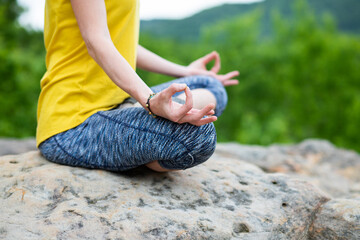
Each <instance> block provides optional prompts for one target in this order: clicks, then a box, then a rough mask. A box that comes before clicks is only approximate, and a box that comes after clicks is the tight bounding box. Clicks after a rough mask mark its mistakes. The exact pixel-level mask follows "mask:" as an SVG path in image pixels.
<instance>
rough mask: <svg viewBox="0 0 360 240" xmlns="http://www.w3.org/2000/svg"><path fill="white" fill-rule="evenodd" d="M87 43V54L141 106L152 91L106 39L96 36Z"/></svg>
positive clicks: (109, 40) (108, 39)
mask: <svg viewBox="0 0 360 240" xmlns="http://www.w3.org/2000/svg"><path fill="white" fill-rule="evenodd" d="M86 42H87V44H86V45H87V48H88V52H89V54H90V55H91V57H92V58H93V59H94V60H95V61H96V62H97V63H98V64H99V65H100V66H101V68H102V69H103V70H104V71H105V72H106V74H107V75H108V76H109V77H110V78H111V80H112V81H113V82H114V83H115V84H116V85H117V86H118V87H120V88H121V89H123V90H124V91H125V92H127V93H128V94H130V95H131V96H132V97H133V98H135V99H136V100H137V101H138V102H139V103H140V104H141V105H142V106H145V103H146V99H147V98H148V97H149V95H150V93H152V90H151V89H150V88H149V87H148V86H147V85H146V84H145V83H144V82H143V80H142V79H141V78H140V77H139V76H138V75H137V74H136V72H135V71H134V70H133V68H132V67H131V66H130V65H129V63H128V62H127V61H126V60H125V58H124V57H123V56H122V55H121V54H120V53H119V52H118V51H117V49H116V47H115V46H114V44H113V42H112V41H111V39H110V38H108V37H103V36H98V37H93V38H92V39H89V40H88V41H86Z"/></svg>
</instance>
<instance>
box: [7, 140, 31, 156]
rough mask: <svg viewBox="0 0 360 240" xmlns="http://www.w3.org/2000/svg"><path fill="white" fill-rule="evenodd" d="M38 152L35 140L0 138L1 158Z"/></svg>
mask: <svg viewBox="0 0 360 240" xmlns="http://www.w3.org/2000/svg"><path fill="white" fill-rule="evenodd" d="M33 150H36V140H35V138H26V139H16V138H0V156H3V155H9V154H19V153H25V152H29V151H33Z"/></svg>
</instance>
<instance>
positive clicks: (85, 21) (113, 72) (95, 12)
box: [71, 0, 216, 126]
mask: <svg viewBox="0 0 360 240" xmlns="http://www.w3.org/2000/svg"><path fill="white" fill-rule="evenodd" d="M71 4H72V8H73V11H74V14H75V17H76V19H77V22H78V25H79V29H80V32H81V35H82V37H83V39H84V41H85V44H86V47H87V49H88V52H89V54H90V56H91V57H92V58H93V59H94V60H95V61H96V62H97V63H98V64H99V65H100V66H101V67H102V69H103V70H104V71H105V72H106V74H107V75H108V76H109V77H110V78H111V80H112V81H113V82H114V83H115V84H116V85H117V86H119V87H120V88H121V89H123V90H124V91H125V92H127V93H129V94H130V95H131V96H132V97H134V98H135V99H136V100H137V101H138V102H139V103H140V104H141V105H142V106H143V107H144V108H146V106H145V104H146V100H147V98H148V97H149V95H150V94H151V93H152V91H151V89H150V88H149V87H148V86H147V85H146V84H145V83H144V82H143V81H142V79H141V78H140V77H139V76H138V75H137V74H136V72H135V71H134V70H133V69H132V68H131V66H130V65H129V64H128V62H127V61H126V60H125V59H124V58H123V56H122V55H121V54H120V53H119V52H118V51H117V49H116V47H115V46H114V44H113V42H112V40H111V37H110V33H109V29H108V26H107V17H106V7H105V2H104V0H71ZM180 91H185V93H186V95H187V99H186V103H185V104H184V105H180V104H177V103H174V102H172V101H171V96H172V95H173V94H174V93H176V92H180ZM151 106H152V110H153V111H154V113H155V114H156V115H159V116H162V117H164V118H167V119H169V120H171V121H174V122H178V123H184V122H188V123H191V124H194V125H198V126H200V125H203V124H206V123H209V122H213V121H215V120H216V117H215V116H211V117H208V118H203V117H204V116H205V115H210V114H213V110H212V109H213V108H214V105H213V104H209V105H208V106H206V107H204V108H203V109H201V110H196V109H193V108H192V107H193V105H192V96H191V92H190V90H189V89H188V87H187V86H186V85H184V84H173V85H171V86H170V87H169V88H167V89H165V90H164V91H162V92H160V93H158V94H157V96H156V97H154V98H152V99H151ZM153 106H154V107H153Z"/></svg>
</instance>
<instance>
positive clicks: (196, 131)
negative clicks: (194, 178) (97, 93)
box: [39, 107, 216, 171]
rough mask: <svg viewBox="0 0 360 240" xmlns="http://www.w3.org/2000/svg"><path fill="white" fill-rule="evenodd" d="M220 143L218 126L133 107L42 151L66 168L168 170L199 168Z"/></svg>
mask: <svg viewBox="0 0 360 240" xmlns="http://www.w3.org/2000/svg"><path fill="white" fill-rule="evenodd" d="M215 144H216V132H215V128H214V125H213V124H206V125H203V126H200V127H197V126H193V125H190V124H177V123H174V122H171V121H169V120H166V119H163V118H153V117H152V116H149V114H148V112H147V111H146V110H145V109H143V108H139V107H132V108H125V109H122V110H119V109H115V110H110V111H101V112H98V113H95V114H94V115H92V116H91V117H89V118H88V119H87V120H86V121H85V122H84V123H82V124H81V125H79V126H78V127H76V128H73V129H70V130H68V131H66V132H63V133H60V134H57V135H55V136H53V137H51V138H49V139H48V140H46V141H45V142H44V143H42V144H41V145H40V147H39V149H40V151H41V152H42V153H43V155H44V156H45V157H46V158H47V159H48V160H50V161H53V162H57V163H60V164H65V165H71V166H79V167H87V168H100V169H106V170H112V171H123V170H127V169H131V168H135V167H138V166H140V165H143V164H146V163H149V162H152V161H155V160H158V161H159V164H160V165H161V166H162V167H163V168H166V169H186V168H189V167H193V166H195V165H198V164H200V163H202V162H204V161H206V160H207V159H208V158H209V157H210V156H211V155H212V153H213V152H214V150H215Z"/></svg>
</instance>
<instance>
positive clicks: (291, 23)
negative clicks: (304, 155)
mask: <svg viewBox="0 0 360 240" xmlns="http://www.w3.org/2000/svg"><path fill="white" fill-rule="evenodd" d="M263 14H264V12H263V11H255V12H253V13H251V14H248V15H246V16H240V17H236V18H234V19H232V20H231V21H228V20H226V21H220V22H218V23H217V24H215V25H211V26H208V27H207V28H205V29H203V30H202V33H201V40H200V43H199V44H198V45H194V44H193V45H191V46H186V47H184V46H183V45H182V44H180V43H174V41H173V42H171V41H165V42H164V43H163V42H162V43H161V44H157V46H156V51H157V52H161V54H162V55H163V56H166V57H170V58H171V57H173V58H174V56H176V58H177V60H178V62H180V63H186V62H187V63H189V62H190V60H193V59H195V58H198V57H199V56H201V55H202V54H203V53H206V52H208V51H210V50H213V49H216V50H217V51H218V52H219V53H220V55H221V56H222V66H223V68H222V72H224V73H225V72H228V71H232V70H235V69H238V70H240V72H241V77H240V84H239V85H238V86H233V87H229V88H227V90H228V94H229V99H230V101H229V105H228V108H227V109H226V111H225V112H224V115H223V116H221V117H220V118H219V120H218V121H217V122H216V125H217V131H218V139H219V140H220V141H238V142H241V143H246V144H271V143H273V142H282V143H289V142H297V141H301V140H302V139H305V138H324V139H328V140H330V141H332V142H334V143H335V144H337V145H339V146H343V147H347V148H353V149H356V150H358V151H359V150H360V136H359V131H357V125H358V123H359V122H360V84H359V80H360V68H359V66H360V41H359V40H360V39H359V37H357V36H350V35H345V34H341V33H339V32H338V31H337V30H336V25H335V23H334V20H333V19H332V18H331V17H330V16H329V15H328V14H327V15H323V17H322V18H321V19H320V20H318V19H316V18H315V16H314V13H313V11H312V10H311V9H310V8H309V7H308V6H307V4H306V2H304V1H296V4H295V10H294V13H293V14H291V15H292V16H293V17H292V18H291V19H289V18H287V19H286V21H285V20H284V17H283V15H282V14H280V13H279V12H276V11H275V12H273V14H272V23H271V24H272V28H273V29H274V34H273V35H271V36H269V37H268V38H266V39H264V38H262V37H261V34H260V30H259V25H260V24H261V19H262V16H263ZM150 39H151V38H150V37H149V36H147V38H146V39H142V40H143V44H145V45H146V44H147V43H149V45H148V47H149V48H150V49H151V46H153V44H154V43H156V42H157V41H158V39H155V38H154V39H151V40H150ZM162 46H167V47H166V48H167V49H166V50H165V48H164V49H163V48H162ZM195 46H197V49H195ZM152 49H154V48H152ZM185 59H186V60H185ZM143 76H145V77H146V79H152V78H153V77H152V75H151V74H146V75H143Z"/></svg>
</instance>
